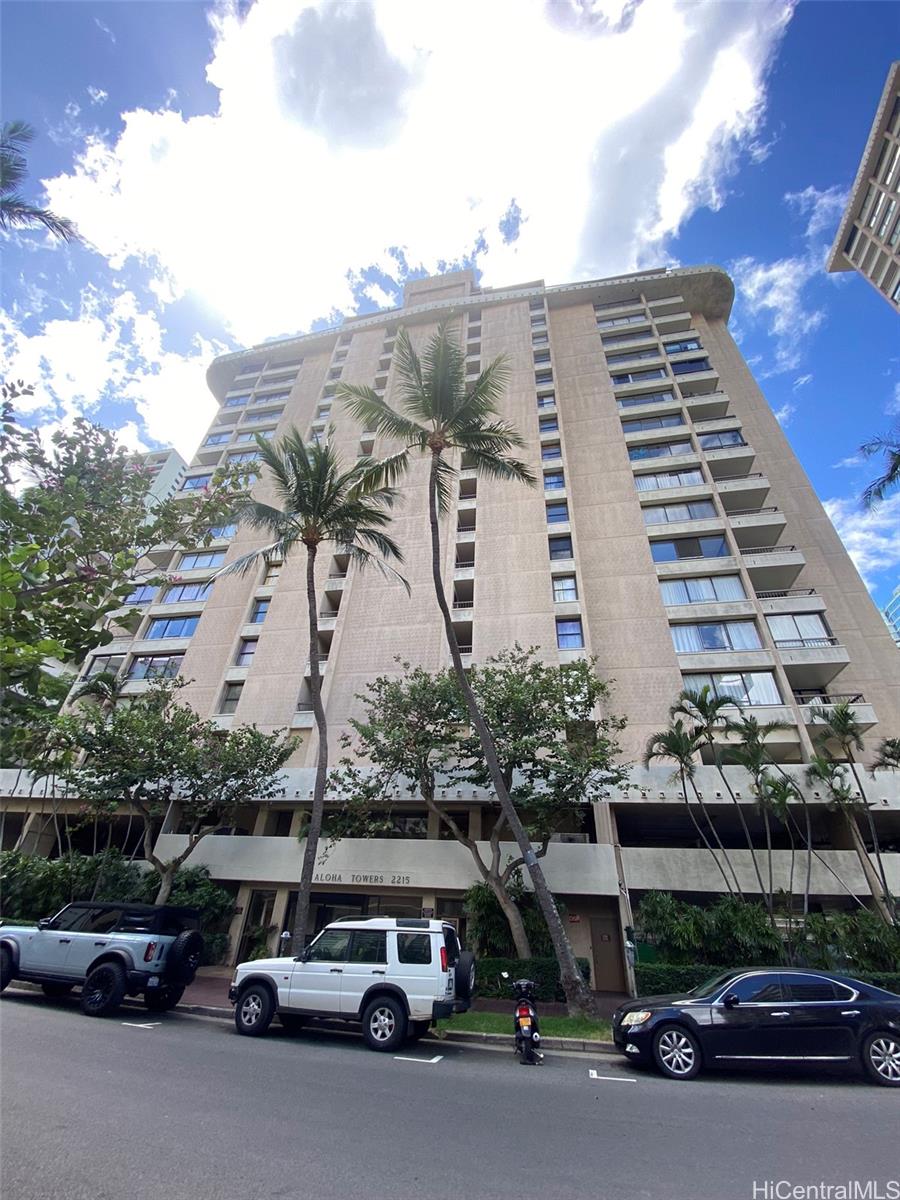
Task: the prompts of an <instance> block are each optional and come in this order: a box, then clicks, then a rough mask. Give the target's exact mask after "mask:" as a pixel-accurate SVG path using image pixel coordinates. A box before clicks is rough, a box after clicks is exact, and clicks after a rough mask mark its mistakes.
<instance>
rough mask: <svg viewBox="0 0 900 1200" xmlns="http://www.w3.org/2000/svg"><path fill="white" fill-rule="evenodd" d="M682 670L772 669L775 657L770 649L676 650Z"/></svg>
mask: <svg viewBox="0 0 900 1200" xmlns="http://www.w3.org/2000/svg"><path fill="white" fill-rule="evenodd" d="M676 654H677V656H678V665H679V667H680V668H681V670H682V671H771V670H772V668H773V667H774V666H775V659H774V657H773V656H772V654H770V653H769V651H768V650H765V649H757V650H732V649H731V648H730V647H729V648H728V649H725V650H697V651H693V652H689V653H681V652H679V651H676Z"/></svg>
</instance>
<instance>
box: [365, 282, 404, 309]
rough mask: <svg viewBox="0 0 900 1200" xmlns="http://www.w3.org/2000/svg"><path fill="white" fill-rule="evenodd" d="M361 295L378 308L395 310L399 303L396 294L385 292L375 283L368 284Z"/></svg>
mask: <svg viewBox="0 0 900 1200" xmlns="http://www.w3.org/2000/svg"><path fill="white" fill-rule="evenodd" d="M363 295H364V296H365V297H366V299H367V300H371V301H372V303H373V304H375V305H377V306H378V308H396V306H397V305H398V304H399V303H400V297H399V296H398V295H397V293H396V292H386V291H385V290H384V288H383V287H381V286H380V285H379V284H377V283H369V284H367V285H366V286H365V287H364V288H363Z"/></svg>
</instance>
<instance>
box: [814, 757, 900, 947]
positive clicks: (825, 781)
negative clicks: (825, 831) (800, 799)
mask: <svg viewBox="0 0 900 1200" xmlns="http://www.w3.org/2000/svg"><path fill="white" fill-rule="evenodd" d="M845 770H846V767H845V766H844V765H843V764H842V763H836V762H835V761H834V759H833V758H830V757H828V756H827V755H825V754H814V755H813V756H812V758H811V759H810V762H809V766H808V767H807V768H806V782H807V783H810V784H818V785H819V786H821V787H824V788H825V790H826V791H827V792H828V795H829V796H830V797H831V803H832V805H833V807H834V808H836V809H837V810H838V812H840V814H841V816H842V817H843V818H844V823H845V825H846V827H847V831H848V833H849V834H850V841H851V844H852V846H853V849H854V850H855V851H856V856H857V858H858V859H859V862H860V866H861V867H862V870H863V874H864V875H865V877H866V882H867V883H868V885H869V891H870V892H871V895H872V902H873V903H874V905H875V908H876V909H877V911H878V915H879V916H880V917H881V918H882V920H883V921H884V922H885V923H886V924H888V925H892V924H893V916H892V913H891V908H890V898H889V895H888V894H886V893H884V892H882V886H883V885H882V883H881V880H880V879H879V878H878V873H877V872H876V871H875V868H874V867H873V866H872V860H871V859H870V858H869V852H868V850H867V849H866V844H865V842H864V841H863V839H862V835H861V834H860V832H859V824H858V822H857V820H856V809H857V807H858V806H859V800H858V798H857V797H856V796H855V795H854V794H853V789H852V788H851V787H850V784H849V783H848V781H847V777H846V775H845V774H844V772H845Z"/></svg>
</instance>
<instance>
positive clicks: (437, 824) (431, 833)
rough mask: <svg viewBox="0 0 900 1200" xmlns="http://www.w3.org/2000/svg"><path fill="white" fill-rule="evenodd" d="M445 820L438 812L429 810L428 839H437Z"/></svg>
mask: <svg viewBox="0 0 900 1200" xmlns="http://www.w3.org/2000/svg"><path fill="white" fill-rule="evenodd" d="M442 824H443V821H442V820H441V818H440V817H439V816H438V814H437V813H436V812H432V811H431V810H430V809H429V811H428V840H429V841H435V840H436V839H437V837H438V835H439V831H440V828H441V825H442Z"/></svg>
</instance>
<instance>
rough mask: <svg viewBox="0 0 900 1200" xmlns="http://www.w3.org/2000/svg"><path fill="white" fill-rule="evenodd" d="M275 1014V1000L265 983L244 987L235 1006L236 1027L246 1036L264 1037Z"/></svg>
mask: <svg viewBox="0 0 900 1200" xmlns="http://www.w3.org/2000/svg"><path fill="white" fill-rule="evenodd" d="M274 1016H275V1001H274V999H273V998H272V993H271V991H270V990H269V989H268V988H267V987H266V985H265V984H264V983H251V984H250V986H249V987H246V988H244V990H243V991H242V992H241V994H240V995H239V996H238V998H237V1003H236V1004H235V1006H234V1027H235V1029H236V1030H237V1031H238V1033H242V1034H243V1035H244V1037H262V1035H263V1034H264V1033H265V1032H266V1030H267V1029H268V1028H269V1026H270V1025H271V1024H272V1018H273V1017H274Z"/></svg>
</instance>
